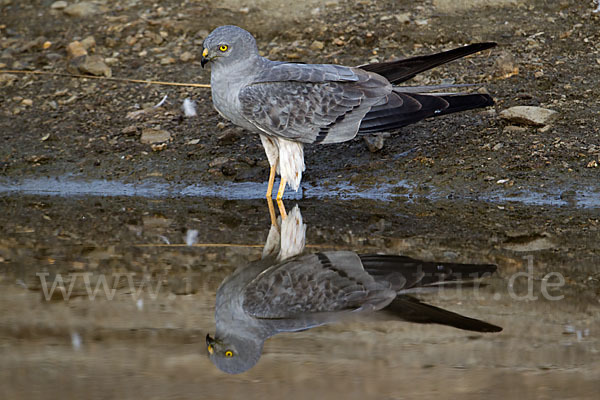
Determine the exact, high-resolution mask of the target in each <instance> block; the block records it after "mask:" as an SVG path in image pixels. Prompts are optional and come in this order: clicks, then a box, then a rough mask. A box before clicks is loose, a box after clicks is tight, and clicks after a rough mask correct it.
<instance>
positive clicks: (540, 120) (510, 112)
mask: <svg viewBox="0 0 600 400" xmlns="http://www.w3.org/2000/svg"><path fill="white" fill-rule="evenodd" d="M556 117H558V112H556V111H554V110H550V109H548V108H542V107H534V106H516V107H511V108H508V109H506V110H504V111H502V112H501V113H500V118H502V119H506V120H508V121H511V122H515V123H518V124H524V125H533V126H543V125H547V124H549V123H551V122H552V121H553V120H554V119H556Z"/></svg>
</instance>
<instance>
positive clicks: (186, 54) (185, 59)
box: [179, 51, 194, 62]
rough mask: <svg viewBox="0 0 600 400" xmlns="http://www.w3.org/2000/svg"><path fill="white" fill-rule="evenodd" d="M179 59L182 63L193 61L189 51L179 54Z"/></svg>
mask: <svg viewBox="0 0 600 400" xmlns="http://www.w3.org/2000/svg"><path fill="white" fill-rule="evenodd" d="M179 59H180V60H181V61H183V62H188V61H191V60H193V59H194V53H192V52H191V51H184V52H183V53H181V55H180V56H179Z"/></svg>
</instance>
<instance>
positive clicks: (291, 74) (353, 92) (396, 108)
mask: <svg viewBox="0 0 600 400" xmlns="http://www.w3.org/2000/svg"><path fill="white" fill-rule="evenodd" d="M495 45H496V44H495V43H477V44H472V45H469V46H465V47H461V48H457V49H454V50H449V51H445V52H442V53H438V54H432V55H428V56H420V57H413V58H408V59H404V60H399V61H391V62H382V63H375V64H366V65H362V66H359V67H346V66H340V65H330V64H299V63H288V62H280V61H271V60H268V59H266V58H264V57H261V56H260V55H259V54H258V48H257V46H256V40H255V39H254V37H253V36H252V35H251V34H250V33H248V32H247V31H245V30H243V29H242V28H239V27H237V26H232V25H227V26H221V27H218V28H216V29H215V30H214V31H212V32H211V33H210V34H209V35H208V37H207V38H206V39H205V40H204V44H203V51H202V60H201V64H202V67H204V65H205V64H207V63H209V62H210V64H211V65H212V69H211V77H210V83H211V89H212V99H213V104H214V106H215V108H216V109H217V111H218V112H219V113H220V114H221V115H222V116H223V117H225V118H226V119H228V120H229V121H231V122H233V123H234V124H235V125H238V126H241V127H242V128H245V129H247V130H249V131H251V132H256V133H258V134H259V135H260V139H261V142H262V144H263V146H264V148H265V152H266V154H267V158H268V159H269V164H270V166H271V170H270V174H269V184H268V189H267V194H266V195H267V197H269V198H270V197H271V194H272V190H273V183H274V180H275V174H276V173H279V174H280V175H281V183H280V185H279V191H278V192H277V199H278V200H280V199H281V198H282V197H283V192H284V190H285V187H286V184H287V185H289V186H290V187H291V188H292V189H293V190H296V191H297V190H298V188H299V186H300V181H301V180H302V172H303V171H304V145H305V144H307V143H317V144H318V143H323V144H327V143H340V142H345V141H347V140H350V139H353V138H354V137H355V136H356V135H357V134H358V133H369V132H384V131H391V130H395V129H398V128H401V127H403V126H406V125H409V124H412V123H415V122H418V121H420V120H422V119H424V118H427V117H434V116H440V115H446V114H450V113H455V112H459V111H464V110H470V109H474V108H480V107H487V106H491V105H493V104H494V101H493V100H492V98H491V97H490V96H488V95H486V94H465V93H432V92H433V91H435V90H441V89H445V88H448V87H453V86H454V85H440V86H429V87H400V86H396V85H397V84H398V83H401V82H405V81H407V80H409V79H411V78H413V77H414V76H415V75H417V74H418V73H421V72H423V71H426V70H429V69H431V68H434V67H437V66H439V65H442V64H445V63H447V62H449V61H452V60H456V59H458V58H461V57H464V56H467V55H469V54H473V53H477V52H479V51H482V50H485V49H489V48H491V47H494V46H495ZM458 86H461V85H458ZM463 86H464V85H463ZM454 87H456V86H454Z"/></svg>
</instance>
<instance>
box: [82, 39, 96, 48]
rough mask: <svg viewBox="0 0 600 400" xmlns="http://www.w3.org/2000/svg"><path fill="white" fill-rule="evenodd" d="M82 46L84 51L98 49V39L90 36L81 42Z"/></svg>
mask: <svg viewBox="0 0 600 400" xmlns="http://www.w3.org/2000/svg"><path fill="white" fill-rule="evenodd" d="M81 45H82V46H83V48H84V49H86V50H89V49H91V48H93V47H96V39H94V37H93V36H88V37H86V38H85V39H83V40H82V41H81Z"/></svg>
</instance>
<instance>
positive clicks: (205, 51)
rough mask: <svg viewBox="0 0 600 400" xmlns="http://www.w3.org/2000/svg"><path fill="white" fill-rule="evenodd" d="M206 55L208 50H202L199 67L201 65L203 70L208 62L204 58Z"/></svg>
mask: <svg viewBox="0 0 600 400" xmlns="http://www.w3.org/2000/svg"><path fill="white" fill-rule="evenodd" d="M207 55H208V49H204V50H202V58H201V59H200V65H202V68H204V65H206V63H208V62H209V61H210V59H208V58H206V56H207Z"/></svg>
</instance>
